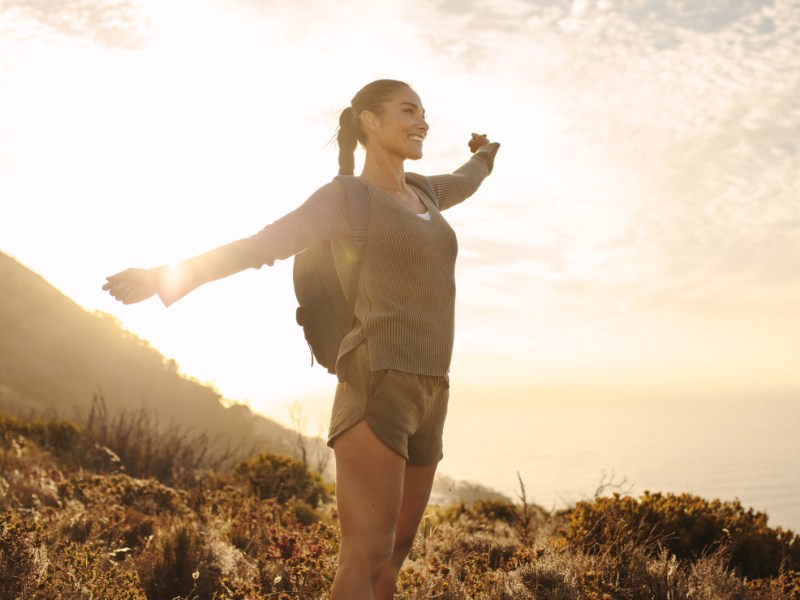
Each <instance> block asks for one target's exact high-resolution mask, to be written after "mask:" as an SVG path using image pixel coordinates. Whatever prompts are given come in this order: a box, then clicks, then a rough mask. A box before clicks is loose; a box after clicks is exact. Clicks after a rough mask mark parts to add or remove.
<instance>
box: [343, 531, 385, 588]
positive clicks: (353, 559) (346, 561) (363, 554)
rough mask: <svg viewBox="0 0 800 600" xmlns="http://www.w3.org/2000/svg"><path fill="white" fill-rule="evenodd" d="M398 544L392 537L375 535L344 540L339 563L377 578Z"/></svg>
mask: <svg viewBox="0 0 800 600" xmlns="http://www.w3.org/2000/svg"><path fill="white" fill-rule="evenodd" d="M395 549H396V545H395V543H394V539H393V538H392V537H387V536H381V537H376V536H373V537H371V538H369V539H361V540H352V539H351V540H342V546H341V550H340V553H339V563H340V564H341V565H343V566H346V567H353V568H358V569H359V570H360V571H361V572H365V573H371V574H373V576H374V577H375V578H377V577H378V576H379V575H380V573H381V571H383V569H384V567H386V565H387V564H389V563H390V562H391V561H392V558H393V557H394V553H395Z"/></svg>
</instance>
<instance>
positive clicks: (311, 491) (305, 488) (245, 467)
mask: <svg viewBox="0 0 800 600" xmlns="http://www.w3.org/2000/svg"><path fill="white" fill-rule="evenodd" d="M234 473H235V474H236V476H237V477H240V478H241V479H243V480H244V481H245V482H246V483H247V484H248V485H249V486H250V488H251V489H252V491H253V493H254V494H256V495H257V496H258V497H259V498H260V499H266V498H274V499H276V500H277V501H278V502H281V503H284V502H288V501H289V499H291V498H297V499H298V500H302V501H303V502H306V503H307V504H308V505H310V506H311V507H312V508H316V507H317V505H318V504H319V503H320V502H321V501H324V500H327V492H326V489H325V484H324V482H323V481H322V478H321V477H320V476H319V474H318V473H312V472H311V471H309V470H308V469H307V468H306V467H305V466H304V465H303V464H302V463H301V462H299V461H296V460H294V459H293V458H289V457H288V456H279V455H277V454H272V453H270V452H262V453H261V454H257V455H256V456H253V457H251V458H248V459H246V460H243V461H241V462H240V463H239V464H237V465H236V466H235V467H234Z"/></svg>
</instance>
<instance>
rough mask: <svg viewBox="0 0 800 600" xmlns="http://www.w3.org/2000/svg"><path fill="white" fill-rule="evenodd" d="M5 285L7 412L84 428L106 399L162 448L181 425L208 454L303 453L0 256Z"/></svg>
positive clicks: (316, 444) (1, 405)
mask: <svg viewBox="0 0 800 600" xmlns="http://www.w3.org/2000/svg"><path fill="white" fill-rule="evenodd" d="M0 282H1V284H0V332H2V335H0V411H2V412H6V413H9V414H15V415H18V416H25V417H29V416H32V415H35V416H41V415H48V416H57V417H60V418H80V419H82V420H85V419H86V418H87V417H86V415H88V414H89V413H90V412H91V411H96V410H98V407H97V405H96V399H97V397H99V396H103V398H104V400H103V404H102V410H104V411H106V412H107V413H108V419H106V424H107V426H108V427H109V428H111V429H113V428H114V427H118V426H119V423H117V424H115V423H114V419H116V418H117V416H118V415H121V414H122V413H127V414H125V415H123V416H122V421H123V422H125V423H130V422H132V421H133V420H134V419H139V420H142V419H144V420H146V421H148V424H147V427H141V428H140V429H139V430H140V431H149V430H152V429H156V428H158V429H159V434H160V435H161V438H162V439H161V440H160V441H161V442H166V441H168V440H169V439H170V437H171V436H172V435H174V430H175V428H176V426H177V425H176V424H178V423H179V424H180V428H181V431H182V432H184V435H188V434H190V433H191V434H193V437H195V438H197V442H198V444H201V445H202V447H203V448H205V449H206V452H207V453H209V454H214V455H219V454H232V455H236V456H238V457H240V458H242V457H244V456H247V455H249V454H252V453H254V452H256V451H270V452H275V453H280V454H287V455H292V454H296V452H297V441H298V440H297V434H296V433H295V432H293V431H290V430H288V429H286V428H284V427H282V426H281V425H279V424H278V423H276V422H274V421H272V420H270V419H267V418H264V417H262V416H260V415H257V414H255V413H253V412H252V411H251V410H250V409H249V408H248V407H247V406H244V405H242V404H236V403H232V402H230V401H228V400H225V399H223V398H222V397H221V395H220V394H219V392H218V391H217V390H215V389H214V388H212V387H210V386H208V385H204V384H202V383H200V382H198V381H196V380H194V379H192V378H189V377H186V376H185V375H183V374H181V373H180V372H179V370H178V365H177V364H176V362H175V361H174V360H169V359H167V358H165V357H164V356H163V355H162V354H161V353H159V352H158V351H157V350H156V349H155V348H153V347H152V346H151V345H150V344H149V343H148V342H147V341H146V340H143V339H141V338H139V337H137V336H135V335H134V334H132V333H131V332H129V331H126V330H124V329H123V328H122V327H121V326H120V323H119V321H117V320H116V319H115V318H114V317H112V316H110V315H107V314H103V313H91V312H88V311H86V310H84V309H83V308H82V307H81V306H79V305H77V304H76V303H75V302H73V301H72V300H71V299H69V298H68V297H66V296H65V295H63V294H62V293H61V292H59V291H58V290H56V289H55V288H53V286H51V285H50V284H49V283H48V282H46V281H45V280H44V279H42V278H41V277H40V276H39V275H37V274H35V273H33V272H31V271H30V270H28V269H27V268H25V267H24V266H23V265H21V264H19V263H18V262H16V261H15V260H14V259H12V258H10V257H9V256H6V255H5V254H3V253H2V252H0ZM170 431H172V434H171V433H170ZM108 434H109V435H116V436H121V435H123V432H112V431H109V432H108ZM153 435H154V434H153ZM201 438H202V439H201ZM301 441H302V443H303V444H305V447H306V448H307V449H308V451H309V452H310V454H311V455H312V456H317V455H322V454H324V453H326V452H327V448H325V446H324V442H322V441H320V440H312V439H308V438H305V439H303V440H301ZM130 442H131V443H130V451H140V450H136V449H137V448H139V443H138V441H137V440H133V439H131V440H130ZM134 475H136V474H135V473H134Z"/></svg>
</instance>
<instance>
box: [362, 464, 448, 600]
mask: <svg viewBox="0 0 800 600" xmlns="http://www.w3.org/2000/svg"><path fill="white" fill-rule="evenodd" d="M436 467H437V465H436V464H433V465H411V464H409V465H406V470H405V477H404V484H403V501H402V504H401V507H400V516H399V518H398V520H397V529H396V530H395V541H394V549H393V551H392V556H391V558H390V559H389V562H388V563H386V566H384V568H383V572H382V573H381V576H380V579H379V580H378V584H377V586H376V587H375V598H376V599H379V600H390V599H391V598H393V597H394V590H395V586H396V585H397V575H398V573H400V567H402V566H403V561H405V559H406V557H407V556H408V553H409V552H410V551H411V546H412V545H413V544H414V537H415V536H416V534H417V529H419V524H420V521H421V520H422V515H423V513H424V512H425V507H426V506H427V505H428V500H429V499H430V495H431V488H432V487H433V477H434V475H435V474H436Z"/></svg>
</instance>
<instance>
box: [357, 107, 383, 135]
mask: <svg viewBox="0 0 800 600" xmlns="http://www.w3.org/2000/svg"><path fill="white" fill-rule="evenodd" d="M359 116H360V118H361V125H363V127H364V130H365V131H375V130H376V129H377V128H378V126H379V125H380V119H379V118H378V115H376V114H375V113H374V112H370V111H368V110H362V111H361V115H359Z"/></svg>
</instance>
